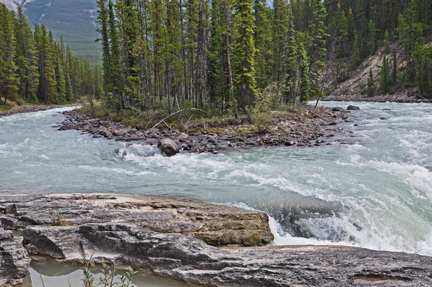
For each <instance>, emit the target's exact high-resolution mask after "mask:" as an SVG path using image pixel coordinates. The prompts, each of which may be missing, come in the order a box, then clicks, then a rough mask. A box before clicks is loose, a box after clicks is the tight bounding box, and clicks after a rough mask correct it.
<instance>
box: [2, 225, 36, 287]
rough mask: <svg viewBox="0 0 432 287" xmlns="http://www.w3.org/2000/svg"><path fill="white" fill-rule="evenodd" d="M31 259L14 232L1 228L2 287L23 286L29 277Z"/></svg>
mask: <svg viewBox="0 0 432 287" xmlns="http://www.w3.org/2000/svg"><path fill="white" fill-rule="evenodd" d="M29 266H30V258H29V256H28V253H27V251H26V250H25V249H24V247H23V246H22V244H21V238H14V237H13V234H12V231H5V230H3V228H1V227H0V286H2V287H11V286H21V284H22V282H23V280H24V277H26V276H27V273H28V268H29Z"/></svg>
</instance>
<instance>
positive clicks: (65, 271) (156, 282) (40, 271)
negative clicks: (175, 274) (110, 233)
mask: <svg viewBox="0 0 432 287" xmlns="http://www.w3.org/2000/svg"><path fill="white" fill-rule="evenodd" d="M29 271H30V273H29V275H27V277H26V278H25V279H24V284H23V287H81V286H84V285H83V283H82V280H83V279H84V274H83V271H82V270H81V266H78V265H70V264H64V263H61V262H58V261H56V260H53V259H47V258H35V260H32V262H31V264H30V269H29ZM125 272H126V270H124V268H123V269H120V270H117V271H116V272H115V279H114V283H120V280H119V279H118V276H121V275H122V274H124V273H125ZM92 273H93V276H94V278H95V281H94V282H95V283H96V285H95V286H104V285H102V284H100V285H98V283H100V279H101V278H103V273H102V269H101V266H96V267H95V268H93V269H92ZM132 284H134V286H136V287H193V286H196V285H189V284H185V283H182V282H178V281H174V280H168V279H164V278H159V277H155V276H150V275H148V274H144V273H143V272H140V273H137V274H135V275H134V276H133V277H132ZM114 286H121V285H114Z"/></svg>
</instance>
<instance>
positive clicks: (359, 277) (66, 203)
mask: <svg viewBox="0 0 432 287" xmlns="http://www.w3.org/2000/svg"><path fill="white" fill-rule="evenodd" d="M57 205H59V206H57ZM54 207H58V210H59V211H62V212H64V213H62V214H63V215H64V219H65V220H66V221H67V222H68V224H67V225H66V226H52V225H51V224H50V223H51V221H50V218H49V216H48V214H49V212H48V211H49V210H50V209H52V208H54ZM161 211H162V213H160V212H161ZM219 211H220V213H218V212H219ZM0 212H1V213H2V216H1V217H0V222H1V224H2V227H3V228H7V229H20V230H22V237H15V238H13V237H12V233H11V232H10V231H4V230H3V229H2V228H0V250H2V252H1V253H0V263H2V262H9V263H8V264H0V286H7V287H9V286H18V285H19V283H20V280H22V277H24V276H25V272H23V271H22V270H25V268H28V265H29V259H28V258H29V257H28V254H30V255H37V256H45V257H49V258H54V259H56V260H58V261H60V262H64V263H71V264H79V260H80V259H81V258H83V257H84V256H85V257H86V258H90V257H91V258H92V260H93V261H94V262H95V263H100V262H101V261H102V260H104V261H105V262H115V263H116V264H123V265H129V266H131V267H133V268H135V269H136V270H141V271H143V272H146V273H150V274H152V275H155V276H160V277H164V278H170V279H175V280H178V281H182V282H186V283H189V284H197V285H202V286H216V287H218V286H238V287H240V286H242V287H243V286H256V287H258V286H355V285H364V284H374V285H378V286H431V284H432V257H428V256H420V255H415V254H405V253H396V252H385V251H373V250H367V249H362V248H353V247H343V246H263V247H238V246H239V245H238V244H236V245H235V246H233V245H228V246H227V247H219V248H218V247H214V246H211V245H208V244H206V242H204V241H203V240H201V239H198V238H197V237H199V236H195V237H191V236H188V235H187V233H188V232H180V231H182V230H190V228H189V227H190V225H188V224H187V223H191V224H192V225H191V226H192V228H196V227H197V225H194V224H196V223H197V222H198V223H200V224H201V229H198V230H200V231H202V230H204V232H206V230H207V231H208V230H209V229H211V228H219V230H221V233H229V232H230V231H235V232H241V230H242V229H241V228H238V227H240V226H244V228H245V229H248V230H252V231H253V232H255V233H256V234H260V233H259V232H256V230H258V229H260V230H262V231H263V233H261V234H264V236H261V235H259V236H261V238H265V239H264V241H267V240H269V239H270V238H269V237H266V236H267V235H265V234H267V232H268V222H267V221H268V219H267V217H266V215H264V214H263V213H260V212H255V211H246V210H242V209H238V208H232V207H224V206H217V205H211V204H207V203H201V202H196V201H190V200H184V199H173V198H161V197H152V196H137V195H114V194H53V195H2V198H1V199H0ZM141 214H145V216H144V218H142V217H140V216H141ZM167 214H171V216H168V217H169V220H167V219H166V217H167ZM266 220H267V221H266ZM244 221H251V222H255V223H252V224H247V223H248V222H246V223H245V222H244ZM145 222H152V224H150V227H149V226H148V225H143V223H145ZM157 222H159V223H157ZM165 222H167V224H165ZM251 222H249V223H251ZM263 222H264V224H263ZM257 224H258V226H259V228H258V229H257ZM161 226H162V227H163V228H165V229H164V231H163V233H162V232H157V231H155V230H151V229H155V228H156V229H158V228H161ZM167 226H170V227H169V228H171V231H168V229H166V228H167ZM210 226H213V227H210ZM236 226H237V227H236ZM184 227H185V228H184ZM176 228H177V229H176ZM221 228H222V229H221ZM175 230H179V231H175ZM228 237H231V236H228ZM264 241H263V240H261V242H262V243H264ZM22 243H23V244H22ZM6 245H8V246H12V247H13V248H5V246H6ZM251 245H254V244H251ZM23 246H24V247H23ZM24 248H25V249H24ZM3 250H6V251H3ZM10 250H12V252H11V251H10ZM9 254H15V255H12V256H11V255H9ZM17 270H21V271H19V272H18V271H17ZM20 276H21V279H20V278H18V277H20Z"/></svg>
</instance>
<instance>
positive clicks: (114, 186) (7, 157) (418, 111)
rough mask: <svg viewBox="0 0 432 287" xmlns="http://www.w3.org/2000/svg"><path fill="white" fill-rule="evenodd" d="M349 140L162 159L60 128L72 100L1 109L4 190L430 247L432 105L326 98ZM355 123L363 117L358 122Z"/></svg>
mask: <svg viewBox="0 0 432 287" xmlns="http://www.w3.org/2000/svg"><path fill="white" fill-rule="evenodd" d="M348 104H355V105H357V106H360V108H361V109H360V110H359V111H352V112H351V114H350V119H351V120H352V122H351V123H346V125H345V126H343V127H344V128H345V129H351V130H353V132H354V133H353V134H351V135H352V136H353V138H351V139H350V140H351V141H355V142H356V144H354V145H331V146H323V147H315V148H292V147H291V148H288V147H277V148H255V149H250V150H246V151H238V152H229V153H226V154H219V155H209V154H199V155H197V154H179V155H176V156H174V157H170V158H167V157H164V156H163V155H161V153H160V152H159V151H158V149H157V148H155V147H154V146H153V147H152V146H150V145H147V144H145V143H134V144H132V145H130V144H128V143H120V142H115V141H109V140H106V139H93V138H91V137H90V136H89V135H86V134H82V133H80V132H79V131H74V130H72V131H62V132H59V131H56V128H55V126H56V124H58V123H60V122H61V121H62V120H63V118H64V117H63V116H62V115H61V114H59V112H61V111H63V110H65V109H57V110H50V111H44V112H38V113H29V114H19V115H14V116H10V117H6V118H0V193H2V192H3V193H5V192H13V193H19V192H25V193H41V192H114V193H137V194H155V195H164V196H175V197H184V198H191V199H198V200H203V201H208V202H214V203H220V204H229V205H236V206H242V207H246V208H252V209H256V210H262V211H265V212H267V213H268V214H269V215H270V217H271V219H270V225H271V228H272V230H273V233H274V234H275V240H274V242H273V244H279V245H280V244H338V245H340V244H346V245H353V246H360V247H365V248H371V249H377V250H391V251H404V252H411V253H419V254H424V255H428V256H432V207H431V206H432V105H431V104H396V103H340V102H325V103H324V105H328V106H342V107H346V106H347V105H348ZM355 123H357V124H358V126H354V124H355Z"/></svg>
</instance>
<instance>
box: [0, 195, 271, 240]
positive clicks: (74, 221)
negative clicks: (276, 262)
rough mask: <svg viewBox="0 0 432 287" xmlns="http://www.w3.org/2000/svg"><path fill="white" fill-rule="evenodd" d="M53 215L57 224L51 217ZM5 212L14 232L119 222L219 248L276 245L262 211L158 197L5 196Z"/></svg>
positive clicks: (1, 207) (1, 209)
mask: <svg viewBox="0 0 432 287" xmlns="http://www.w3.org/2000/svg"><path fill="white" fill-rule="evenodd" d="M54 208H56V209H55V210H54ZM50 212H51V213H53V215H52V217H54V219H52V218H50V216H49V213H50ZM0 213H2V214H3V217H0V223H1V224H2V225H3V226H4V227H7V228H9V229H23V228H26V227H28V226H31V225H45V226H49V225H51V224H52V223H53V220H63V221H65V224H67V225H73V226H78V225H82V224H87V223H106V222H117V223H132V224H136V225H138V226H141V227H143V228H147V229H150V230H153V231H156V232H162V233H183V234H185V235H188V236H193V237H196V238H199V239H201V240H203V241H204V242H206V243H207V244H210V245H215V246H219V245H227V244H238V245H242V246H255V245H263V244H268V243H270V242H271V241H272V240H273V235H272V233H271V231H270V227H269V225H268V216H267V214H265V213H263V212H258V211H251V210H244V209H241V208H236V207H229V206H221V205H216V204H210V203H203V202H197V201H192V200H186V199H175V198H164V197H158V196H145V195H117V194H50V195H30V194H26V195H2V197H1V198H0Z"/></svg>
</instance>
